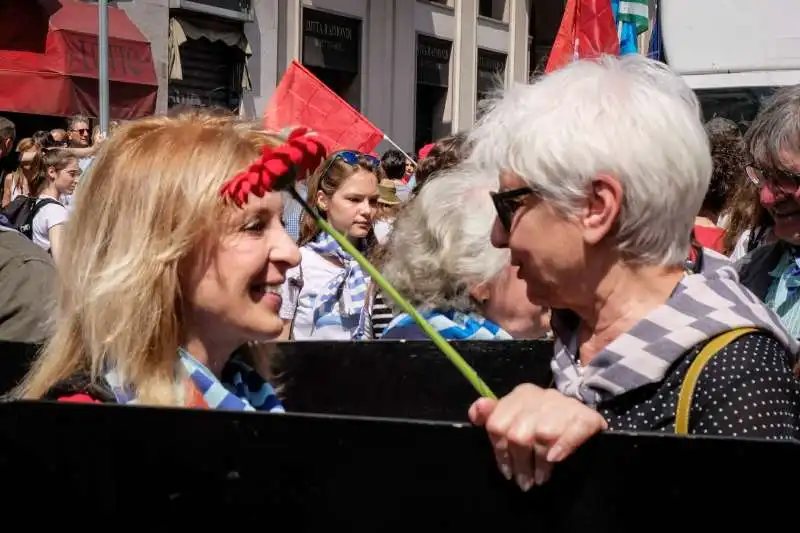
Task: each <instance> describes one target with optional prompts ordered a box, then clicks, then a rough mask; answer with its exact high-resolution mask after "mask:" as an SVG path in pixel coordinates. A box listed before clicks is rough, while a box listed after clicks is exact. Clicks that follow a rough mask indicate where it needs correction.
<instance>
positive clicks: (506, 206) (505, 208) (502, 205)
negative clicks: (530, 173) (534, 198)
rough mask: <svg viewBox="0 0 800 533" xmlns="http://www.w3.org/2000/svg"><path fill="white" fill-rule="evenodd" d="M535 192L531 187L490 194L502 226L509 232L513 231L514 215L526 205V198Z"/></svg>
mask: <svg viewBox="0 0 800 533" xmlns="http://www.w3.org/2000/svg"><path fill="white" fill-rule="evenodd" d="M533 192H534V191H533V189H531V188H530V187H520V188H518V189H511V190H510V191H503V192H490V193H489V194H490V195H491V197H492V202H494V209H495V211H497V218H498V219H500V224H502V225H503V228H504V229H505V230H506V231H507V232H508V231H511V221H512V220H513V219H514V213H516V212H517V209H519V208H520V207H522V204H524V203H525V198H524V196H527V195H529V194H533Z"/></svg>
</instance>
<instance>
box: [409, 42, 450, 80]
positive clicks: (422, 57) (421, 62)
mask: <svg viewBox="0 0 800 533" xmlns="http://www.w3.org/2000/svg"><path fill="white" fill-rule="evenodd" d="M452 49H453V43H451V42H450V41H445V40H443V39H437V38H435V37H429V36H427V35H417V83H420V84H422V85H433V86H436V87H448V86H449V85H450V55H451V53H452Z"/></svg>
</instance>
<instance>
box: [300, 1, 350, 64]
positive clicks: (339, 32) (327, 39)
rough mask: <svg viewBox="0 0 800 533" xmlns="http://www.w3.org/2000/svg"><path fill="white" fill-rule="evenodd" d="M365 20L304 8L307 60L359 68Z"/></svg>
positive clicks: (304, 56)
mask: <svg viewBox="0 0 800 533" xmlns="http://www.w3.org/2000/svg"><path fill="white" fill-rule="evenodd" d="M360 51H361V21H360V20H358V19H354V18H349V17H342V16H339V15H333V14H331V13H325V12H323V11H317V10H315V9H309V8H303V64H304V65H308V66H312V67H319V68H326V69H331V70H339V71H343V72H351V73H357V72H359V70H360V68H359V61H360Z"/></svg>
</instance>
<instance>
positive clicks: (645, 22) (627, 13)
mask: <svg viewBox="0 0 800 533" xmlns="http://www.w3.org/2000/svg"><path fill="white" fill-rule="evenodd" d="M619 21H620V22H628V23H630V24H633V25H634V26H636V33H637V34H638V33H642V32H643V31H647V28H648V27H650V17H649V13H648V5H647V0H619Z"/></svg>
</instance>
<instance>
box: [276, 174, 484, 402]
mask: <svg viewBox="0 0 800 533" xmlns="http://www.w3.org/2000/svg"><path fill="white" fill-rule="evenodd" d="M289 191H290V193H291V194H292V196H293V197H294V199H295V200H297V201H298V202H299V203H300V205H301V206H303V209H304V210H305V211H306V212H307V213H308V214H310V215H311V216H312V217H314V220H315V221H316V222H317V226H319V228H320V229H322V230H323V231H325V232H326V233H328V234H329V235H330V236H331V237H333V238H334V240H336V242H337V243H339V245H340V246H341V247H342V248H343V249H344V250H345V251H346V252H347V253H349V254H350V255H351V256H353V259H355V260H356V262H357V263H358V264H359V265H361V268H363V269H364V270H365V271H366V272H367V274H369V276H370V277H371V278H372V279H373V280H374V281H375V283H377V284H378V285H379V286H380V288H381V289H383V291H384V292H385V293H386V294H387V295H388V296H389V297H391V298H392V299H393V300H394V301H395V302H397V305H399V306H400V307H402V308H403V311H405V312H406V313H408V315H409V316H410V317H411V318H413V319H414V322H416V323H417V325H419V327H420V328H422V331H424V332H425V333H426V334H427V335H428V337H430V339H431V340H432V341H433V343H434V344H435V345H436V346H437V347H438V348H439V349H440V350H441V351H442V353H444V355H445V356H447V358H448V359H449V360H450V362H451V363H453V364H454V365H455V366H456V368H457V369H458V370H459V371H460V372H461V373H462V374H463V375H464V377H465V378H467V380H468V381H469V382H470V383H471V384H472V386H473V387H474V388H475V390H476V391H477V392H478V394H480V395H481V396H482V397H485V398H492V399H496V398H497V396H495V394H494V393H493V392H492V390H491V389H490V388H489V386H488V385H487V384H486V383H485V382H484V381H483V380H482V379H481V378H480V376H478V373H477V372H475V370H474V369H473V368H472V367H471V366H469V363H467V362H466V361H465V360H464V358H463V357H461V355H460V354H459V353H458V352H457V351H456V350H455V348H453V347H452V346H451V345H450V343H449V342H447V341H446V340H445V338H444V337H442V336H441V334H440V333H439V332H438V331H436V329H434V328H433V326H431V325H430V323H428V321H427V320H425V318H424V317H423V316H422V315H421V314H420V313H419V312H418V311H417V310H416V309H415V308H414V307H413V306H412V305H411V304H410V303H408V301H407V300H406V299H405V298H403V296H401V295H400V293H399V292H397V289H395V288H394V287H393V286H392V285H391V283H389V282H388V281H387V280H386V278H384V277H383V275H381V273H380V272H378V269H376V268H375V267H374V266H372V264H371V263H370V262H369V261H368V260H367V258H366V257H364V256H363V255H362V254H361V252H359V251H358V249H357V248H356V247H355V246H353V244H352V243H351V242H350V241H349V240H347V238H346V237H345V236H344V235H342V234H341V233H339V232H338V231H336V230H335V229H333V226H331V225H330V224H328V221H327V220H325V219H324V218H322V217H321V216H319V214H317V213H316V211H314V210H313V209H311V208H310V207H309V206H308V204H307V203H306V202H305V201H304V200H303V198H302V197H301V196H300V195H299V194H297V191H296V190H295V189H294V187H290V188H289Z"/></svg>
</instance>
